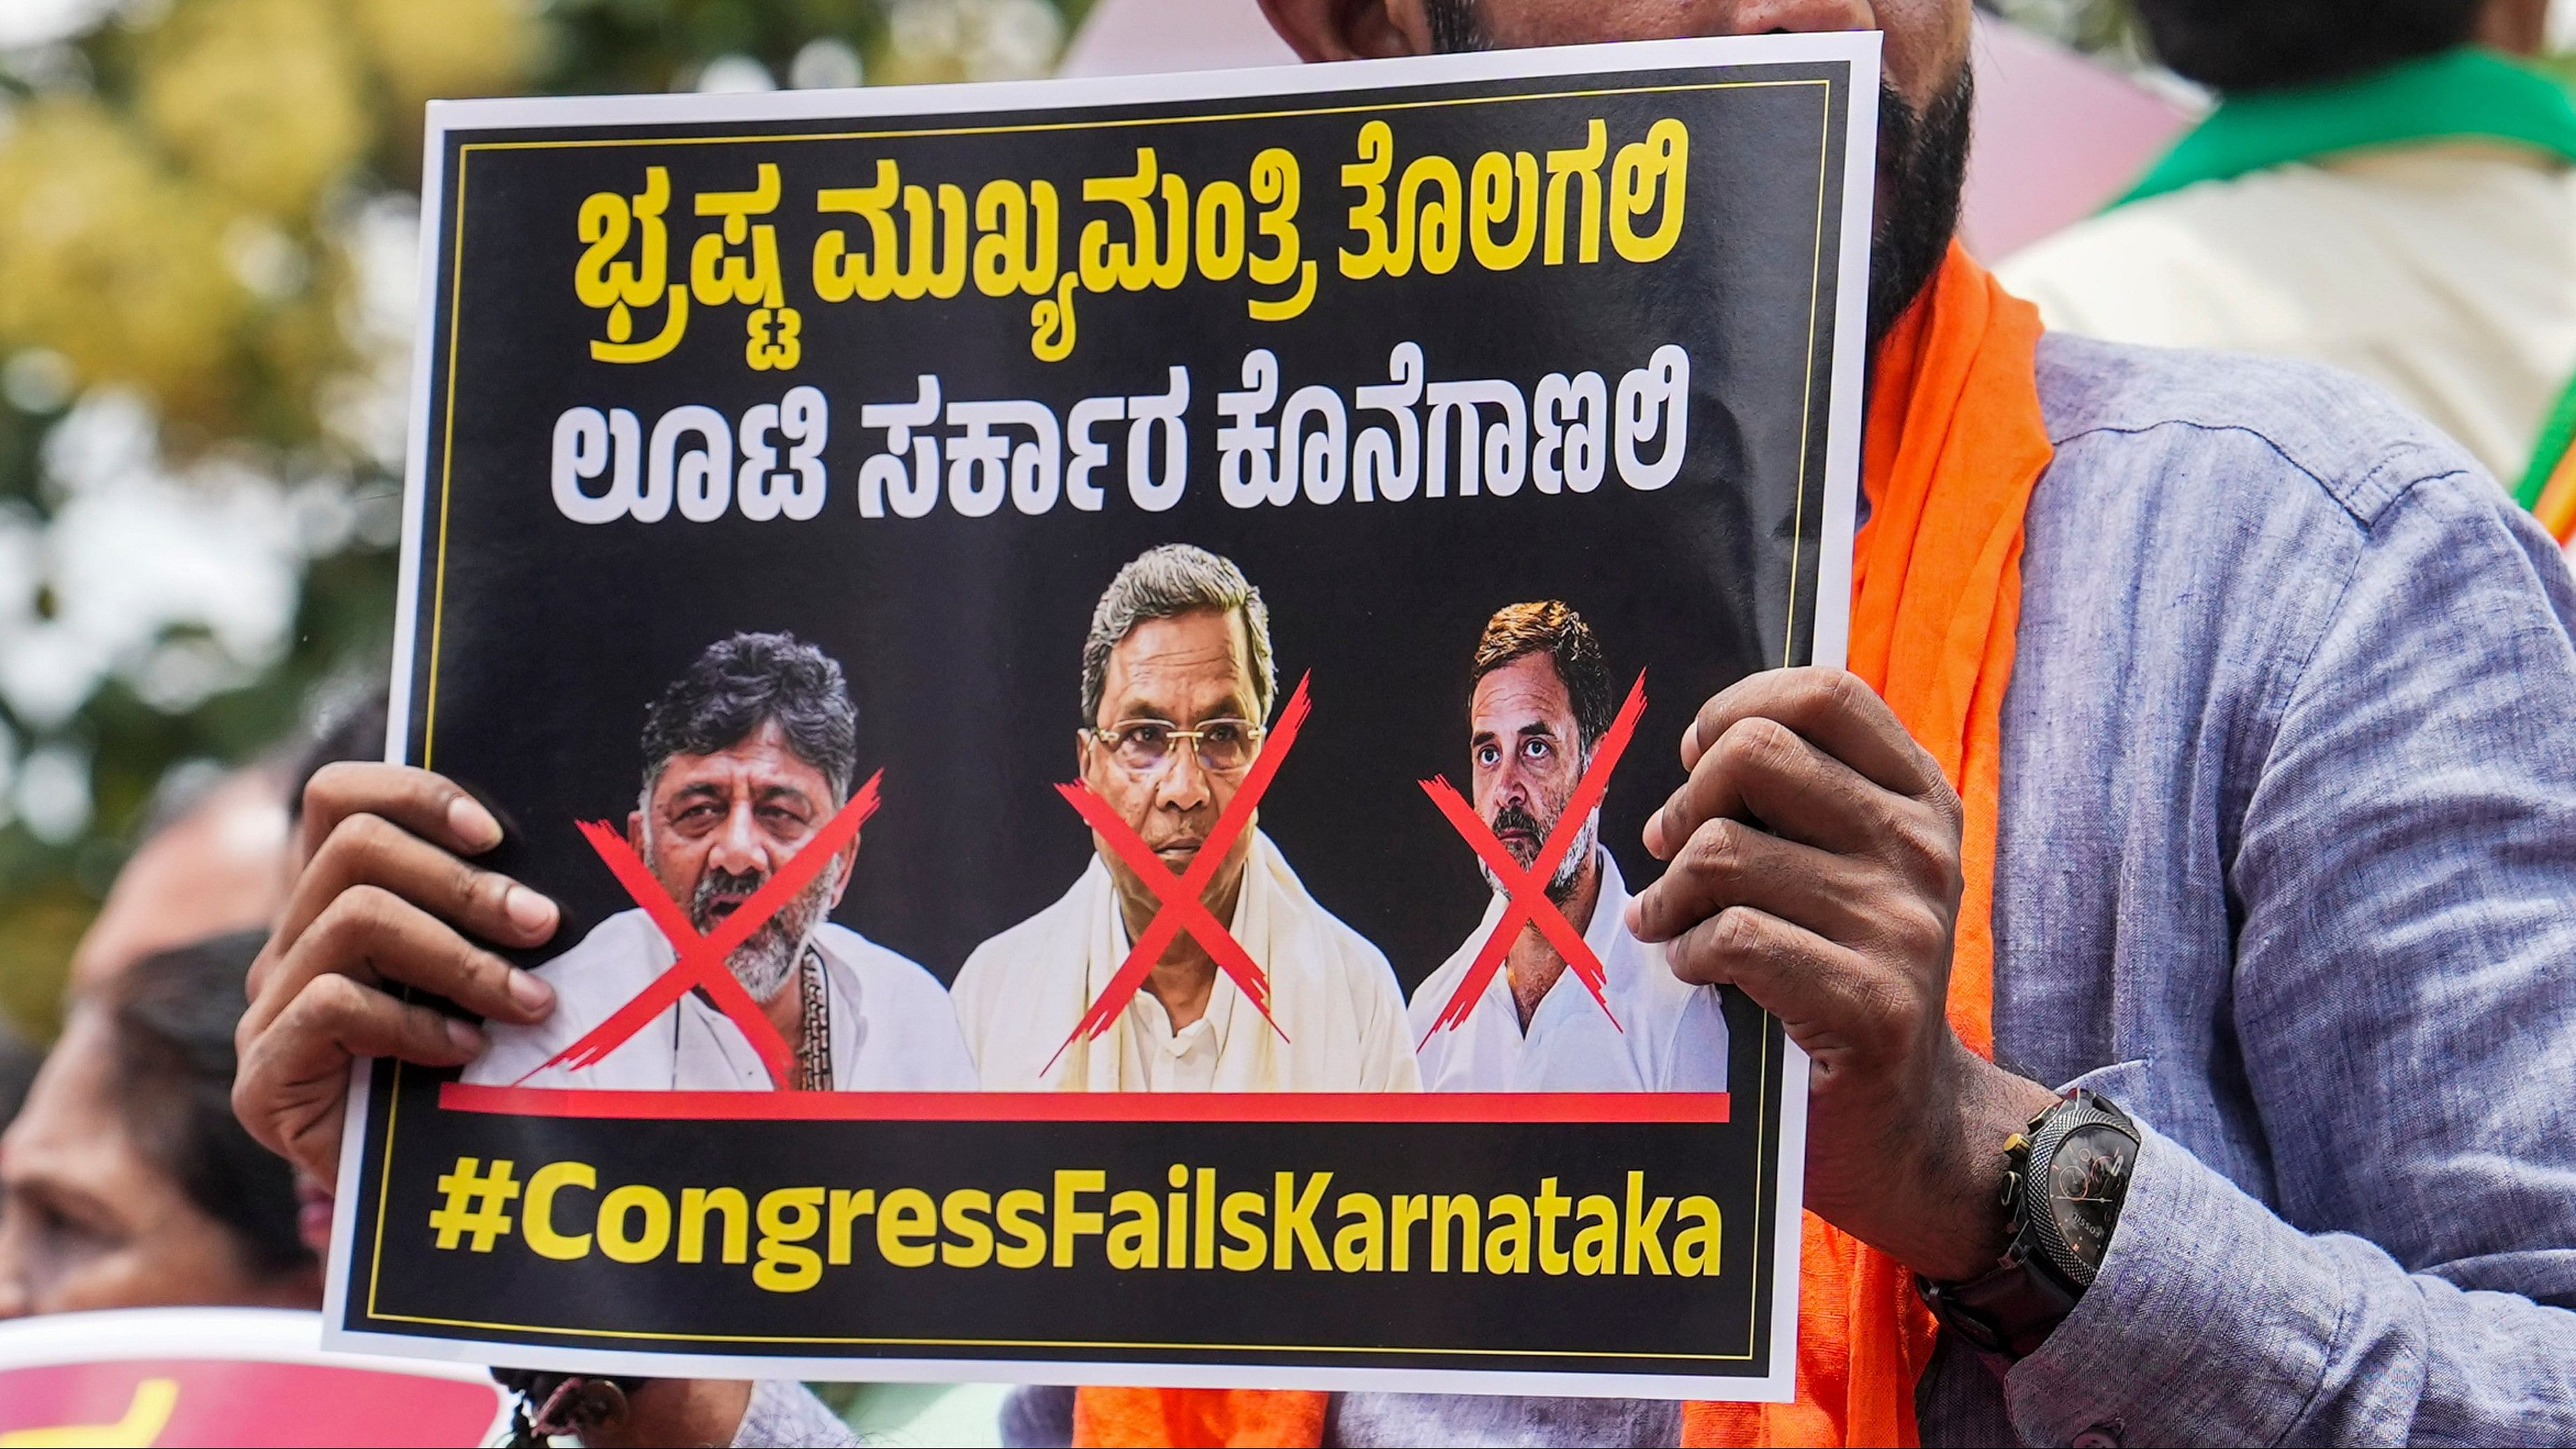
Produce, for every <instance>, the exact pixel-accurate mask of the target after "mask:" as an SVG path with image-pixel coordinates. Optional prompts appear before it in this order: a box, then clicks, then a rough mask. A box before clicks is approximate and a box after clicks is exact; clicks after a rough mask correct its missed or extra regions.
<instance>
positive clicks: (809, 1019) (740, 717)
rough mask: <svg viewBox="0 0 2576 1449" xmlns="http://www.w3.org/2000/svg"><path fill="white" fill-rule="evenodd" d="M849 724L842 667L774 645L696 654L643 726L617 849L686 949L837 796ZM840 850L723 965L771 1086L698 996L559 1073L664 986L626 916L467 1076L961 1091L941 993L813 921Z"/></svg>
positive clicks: (582, 951) (639, 913)
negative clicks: (625, 853)
mask: <svg viewBox="0 0 2576 1449" xmlns="http://www.w3.org/2000/svg"><path fill="white" fill-rule="evenodd" d="M857 737H858V711H857V709H856V707H855V706H853V705H852V704H851V702H850V695H849V689H848V686H847V684H846V682H845V681H844V679H843V677H842V674H841V666H840V665H839V664H838V663H835V662H834V661H833V660H832V659H831V658H830V657H829V656H827V655H825V654H824V653H823V652H822V651H821V650H819V649H817V648H815V647H814V646H813V645H811V644H807V643H803V642H801V641H799V640H798V639H796V638H794V637H793V636H791V635H786V634H736V635H734V636H733V637H731V638H729V639H724V640H721V641H719V642H717V643H716V644H714V645H711V646H710V647H709V648H708V649H707V650H706V651H705V652H704V653H702V654H700V655H699V656H698V658H697V660H696V662H695V663H693V664H691V665H690V666H689V670H688V672H687V673H686V674H684V675H682V676H681V677H680V678H679V679H677V680H675V681H673V682H672V684H671V685H670V687H669V688H667V689H665V690H664V691H663V692H662V695H661V697H660V698H659V699H658V700H656V701H655V702H654V704H653V706H652V708H651V709H650V710H649V711H647V713H646V715H645V723H644V759H645V769H644V780H643V790H642V794H641V797H640V798H639V799H638V800H637V802H636V806H635V809H634V811H633V812H632V813H630V814H629V815H628V816H627V822H626V836H627V841H628V843H629V844H631V845H633V846H634V848H635V850H636V852H637V854H639V855H640V856H642V858H643V860H644V863H645V864H646V865H647V866H648V867H649V868H650V869H651V870H652V872H653V876H654V879H655V880H656V881H657V882H659V883H660V885H661V887H662V889H664V890H665V891H667V892H669V894H670V896H671V899H672V900H674V901H675V902H677V903H678V904H679V905H680V907H681V909H682V911H683V912H684V913H685V914H686V915H687V916H688V918H689V922H690V924H691V925H693V926H694V927H696V928H697V930H698V931H699V933H701V934H705V933H708V932H711V931H713V930H714V929H715V928H716V927H717V926H718V925H719V924H721V923H722V922H723V920H724V919H725V918H726V917H727V916H729V915H731V914H732V913H733V912H734V911H735V910H736V909H738V908H739V907H741V905H742V904H743V903H744V902H745V901H747V900H749V899H750V898H751V896H752V894H753V893H754V892H756V891H758V890H759V889H760V888H761V886H762V885H763V884H765V883H766V882H767V881H768V880H769V878H770V877H771V876H772V875H774V874H776V873H777V872H778V870H779V869H780V868H781V867H783V866H785V865H786V864H787V862H788V861H789V860H790V859H792V858H794V857H795V855H796V854H797V852H798V851H799V850H800V849H802V848H803V847H804V845H805V844H806V842H807V841H808V840H809V839H810V838H811V837H813V836H814V835H815V833H816V832H818V831H820V830H821V829H822V828H823V826H824V825H825V824H827V823H828V822H829V821H830V820H831V819H832V817H833V816H834V815H835V814H836V813H838V812H839V810H840V809H841V807H842V806H843V805H845V804H847V803H848V801H849V798H850V787H851V783H852V779H851V777H852V776H853V774H855V773H856V769H857ZM858 852H859V841H858V840H857V838H855V837H854V838H852V839H851V841H850V842H849V843H848V844H847V845H845V846H843V847H842V848H841V850H840V852H839V854H838V856H837V858H836V859H834V860H833V861H832V863H831V864H830V865H828V866H826V867H825V868H824V869H823V871H822V873H821V874H819V875H817V876H815V877H814V880H813V883H812V884H811V885H809V886H807V887H806V888H805V889H804V890H803V891H801V892H799V893H798V894H797V895H796V897H795V898H794V899H792V900H790V901H789V902H788V903H787V904H786V905H785V906H784V907H782V908H781V909H780V910H779V911H778V913H777V914H776V915H774V916H772V917H771V918H770V919H769V920H767V921H765V922H763V923H762V925H761V927H760V929H759V930H758V931H756V932H754V933H753V934H752V936H751V938H750V939H749V940H747V941H745V942H743V943H742V944H741V945H740V946H738V947H736V948H735V949H734V951H733V953H732V954H731V955H730V956H729V957H727V958H726V965H727V966H728V967H729V968H730V969H731V970H732V972H733V976H734V979H735V980H737V981H739V982H741V983H742V985H743V988H744V990H746V991H748V992H749V993H750V995H751V998H752V999H753V1000H754V1001H756V1002H758V1003H760V1006H761V1010H762V1012H763V1014H765V1015H766V1016H767V1017H768V1018H769V1022H770V1024H771V1025H772V1026H774V1027H776V1028H777V1030H778V1034H779V1036H780V1037H781V1038H783V1039H784V1040H785V1042H786V1044H787V1046H788V1049H789V1050H790V1051H791V1052H792V1053H793V1054H794V1067H795V1073H794V1080H792V1081H789V1082H786V1083H778V1082H773V1081H772V1079H771V1077H770V1073H769V1068H768V1067H767V1065H766V1064H764V1063H763V1062H762V1060H761V1057H760V1054H759V1053H758V1052H757V1051H756V1050H754V1049H753V1047H752V1044H751V1041H750V1039H749V1038H748V1037H746V1036H745V1035H744V1034H743V1031H742V1028H740V1027H739V1026H737V1025H735V1024H734V1021H733V1019H732V1018H731V1017H728V1016H726V1015H725V1014H724V1012H723V1011H721V1010H719V1009H718V1008H717V1007H716V1006H715V1005H714V1004H713V1003H712V1002H710V1001H709V1000H708V999H707V997H706V994H705V993H704V992H703V991H693V992H691V993H689V994H688V995H686V996H683V997H681V998H680V1000H679V1001H678V1002H677V1003H675V1004H674V1005H672V1006H671V1007H669V1008H667V1009H666V1010H664V1011H663V1012H662V1013H661V1015H660V1016H658V1017H657V1018H655V1019H654V1020H653V1021H652V1022H650V1023H648V1024H647V1025H646V1026H645V1027H644V1028H643V1029H642V1030H640V1031H638V1032H636V1033H635V1035H633V1036H631V1037H629V1038H627V1039H626V1041H624V1042H623V1043H621V1044H620V1045H618V1046H617V1047H616V1049H615V1050H613V1051H611V1052H609V1053H608V1055H607V1056H605V1057H603V1058H601V1059H599V1060H598V1061H595V1062H591V1063H589V1064H587V1065H575V1064H570V1063H564V1062H560V1061H558V1060H557V1058H558V1057H559V1056H560V1055H561V1054H562V1053H563V1051H564V1049H565V1048H567V1047H569V1046H571V1045H573V1044H574V1043H575V1042H578V1041H580V1040H581V1039H582V1038H583V1037H584V1036H586V1035H588V1034H589V1033H590V1031H591V1030H592V1029H593V1028H594V1027H596V1026H598V1025H599V1024H600V1023H601V1022H603V1021H605V1020H606V1019H607V1018H608V1017H609V1016H611V1015H612V1014H614V1013H615V1012H616V1011H617V1010H618V1009H619V1008H621V1007H623V1006H624V1005H626V1003H628V1002H630V1001H632V1000H634V999H635V998H636V997H637V996H639V995H642V994H643V993H644V991H645V990H647V989H648V988H649V987H651V986H652V985H653V983H654V982H655V981H657V980H659V979H660V978H661V977H662V975H663V974H664V973H665V972H667V971H669V970H670V969H671V966H672V963H673V962H674V961H675V960H676V959H677V953H676V952H675V951H674V950H673V949H672V946H671V943H670V941H669V940H667V939H665V937H664V936H663V934H662V932H661V930H660V929H659V928H658V927H656V926H655V925H654V923H653V921H652V918H651V917H649V916H648V915H646V913H645V912H644V910H643V908H641V907H637V908H635V909H632V910H627V911H622V912H620V913H618V914H616V915H613V916H610V917H609V918H608V919H607V920H605V921H602V922H600V923H599V924H598V925H597V926H595V927H593V928H592V929H591V931H590V933H589V934H588V935H587V936H584V937H583V938H582V940H581V943H580V944H579V945H577V946H575V947H573V948H572V949H571V950H569V951H566V952H565V953H563V954H562V955H561V956H558V957H556V958H555V959H554V960H553V961H551V962H549V963H547V964H546V965H545V966H544V967H543V968H541V972H542V974H543V975H544V977H545V979H546V980H547V981H549V982H550V983H552V984H553V986H554V988H555V991H556V993H557V995H558V997H559V998H560V1001H561V1005H560V1006H559V1007H558V1009H557V1010H556V1011H555V1013H554V1014H553V1015H552V1016H549V1017H547V1018H546V1019H545V1020H544V1021H542V1022H539V1023H537V1024H536V1025H534V1026H518V1025H512V1024H508V1023H503V1022H494V1023H492V1024H491V1025H490V1027H489V1030H490V1032H491V1037H492V1046H491V1049H490V1050H489V1051H487V1052H485V1053H484V1054H483V1056H482V1057H481V1058H479V1059H478V1060H476V1061H475V1062H474V1063H473V1065H471V1066H469V1067H467V1068H466V1070H465V1080H466V1081H467V1082H470V1083H476V1084H480V1085H492V1086H514V1085H516V1086H536V1087H584V1088H593V1089H608V1088H617V1089H625V1090H651V1091H737V1090H738V1091H765V1090H769V1089H771V1088H773V1087H775V1086H790V1087H796V1088H802V1089H805V1090H812V1091H842V1092H853V1091H972V1090H974V1089H975V1085H976V1081H975V1070H974V1066H973V1064H972V1063H971V1062H970V1061H969V1060H968V1058H967V1055H966V1045H965V1042H964V1041H963V1040H962V1039H961V1038H960V1037H959V1036H958V1033H957V1022H956V1016H955V1013H954V1012H953V1011H952V1010H951V1009H950V1007H949V1003H948V993H947V992H946V991H944V990H942V989H941V987H940V984H939V981H938V979H937V978H936V977H934V976H932V975H931V974H930V973H929V972H927V971H925V970H923V969H922V968H921V967H920V966H918V965H916V964H915V963H913V962H912V961H909V960H907V959H905V958H904V957H902V956H900V955H897V954H896V953H894V952H892V951H889V950H887V949H886V948H885V947H883V946H880V945H877V944H876V943H875V942H873V941H870V940H868V939H867V938H866V937H865V936H862V935H860V934H859V933H858V932H856V931H853V930H851V929H849V928H848V927H846V926H839V925H834V924H833V923H832V922H831V921H830V920H829V919H827V918H828V917H829V916H830V914H831V912H832V909H833V907H835V906H837V905H838V904H839V903H840V900H841V893H842V892H843V891H844V890H845V889H847V888H848V886H849V883H850V871H851V868H852V866H853V865H854V864H855V863H856V861H857V859H858Z"/></svg>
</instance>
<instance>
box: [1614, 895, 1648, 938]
mask: <svg viewBox="0 0 2576 1449" xmlns="http://www.w3.org/2000/svg"><path fill="white" fill-rule="evenodd" d="M1619 923H1620V924H1621V925H1623V926H1626V927H1627V928H1628V934H1629V935H1631V936H1634V937H1636V938H1637V939H1638V940H1640V941H1642V940H1644V939H1645V938H1646V937H1645V929H1646V913H1645V911H1643V910H1642V909H1640V908H1639V907H1638V905H1637V898H1636V897H1635V896H1630V897H1629V898H1628V904H1626V905H1624V906H1621V907H1620V908H1619Z"/></svg>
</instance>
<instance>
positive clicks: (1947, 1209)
mask: <svg viewBox="0 0 2576 1449" xmlns="http://www.w3.org/2000/svg"><path fill="white" fill-rule="evenodd" d="M1953 1042H1954V1044H1955V1043H1956V1038H1953ZM1956 1055H1957V1061H1956V1062H1955V1063H1954V1064H1953V1080H1954V1082H1955V1084H1956V1085H1955V1087H1954V1088H1953V1090H1952V1091H1951V1092H1950V1093H1949V1094H1947V1100H1948V1101H1949V1102H1950V1103H1951V1104H1952V1108H1951V1110H1950V1112H1949V1113H1948V1114H1947V1117H1946V1120H1945V1121H1944V1123H1943V1124H1942V1127H1941V1128H1938V1129H1936V1130H1935V1131H1934V1133H1933V1134H1931V1135H1932V1136H1933V1137H1934V1140H1935V1143H1936V1147H1935V1150H1934V1151H1933V1153H1932V1155H1931V1157H1930V1159H1929V1160H1928V1161H1927V1162H1926V1164H1925V1179H1926V1180H1925V1186H1926V1189H1927V1191H1926V1198H1927V1202H1926V1206H1927V1208H1928V1209H1929V1211H1927V1212H1926V1213H1925V1214H1924V1215H1923V1221H1922V1227H1923V1231H1922V1233H1921V1235H1920V1237H1919V1240H1918V1241H1915V1242H1912V1243H1909V1244H1905V1245H1902V1246H1900V1247H1898V1248H1897V1249H1896V1251H1895V1256H1896V1257H1897V1258H1898V1259H1899V1260H1900V1261H1902V1262H1903V1263H1904V1264H1905V1265H1906V1266H1907V1267H1909V1268H1912V1269H1913V1270H1914V1271H1915V1272H1917V1273H1920V1274H1922V1275H1923V1276H1924V1277H1926V1278H1930V1279H1933V1280H1935V1281H1943V1282H1948V1281H1957V1280H1961V1279H1967V1278H1974V1277H1976V1276H1978V1275H1979V1274H1982V1273H1985V1272H1988V1271H1990V1270H1991V1269H1993V1268H1994V1266H1995V1265H1996V1264H1997V1263H1999V1262H2001V1261H2002V1260H2003V1257H2004V1254H2005V1252H2006V1250H2007V1249H2009V1248H2010V1247H2011V1245H2012V1223H2011V1214H2010V1213H2009V1211H2008V1210H2007V1209H2006V1207H2005V1205H2004V1177H2005V1173H2006V1170H2007V1151H2008V1144H2009V1143H2010V1142H2011V1141H2012V1138H2013V1135H2014V1134H2015V1133H2017V1132H2020V1131H2022V1130H2023V1129H2025V1128H2026V1127H2027V1126H2028V1125H2029V1124H2030V1120H2031V1118H2032V1117H2034V1116H2036V1115H2038V1114H2039V1113H2041V1112H2043V1111H2046V1110H2047V1109H2048V1108H2049V1107H2050V1106H2051V1105H2053V1104H2054V1103H2056V1101H2057V1100H2058V1095H2057V1093H2055V1092H2053V1091H2051V1090H2049V1089H2048V1088H2047V1087H2044V1086H2042V1085H2040V1084H2039V1083H2037V1082H2034V1081H2031V1080H2029V1079H2028V1078H2026V1077H2019V1076H2015V1075H2014V1074H2012V1073H2011V1072H2008V1071H2005V1070H2004V1069H2003V1068H2001V1067H1998V1066H1996V1065H1995V1064H1993V1063H1992V1062H1989V1061H1986V1060H1985V1059H1984V1058H1982V1057H1979V1056H1977V1055H1975V1054H1974V1053H1972V1052H1970V1051H1968V1049H1967V1048H1966V1046H1965V1045H1963V1044H1962V1045H1957V1047H1956Z"/></svg>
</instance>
